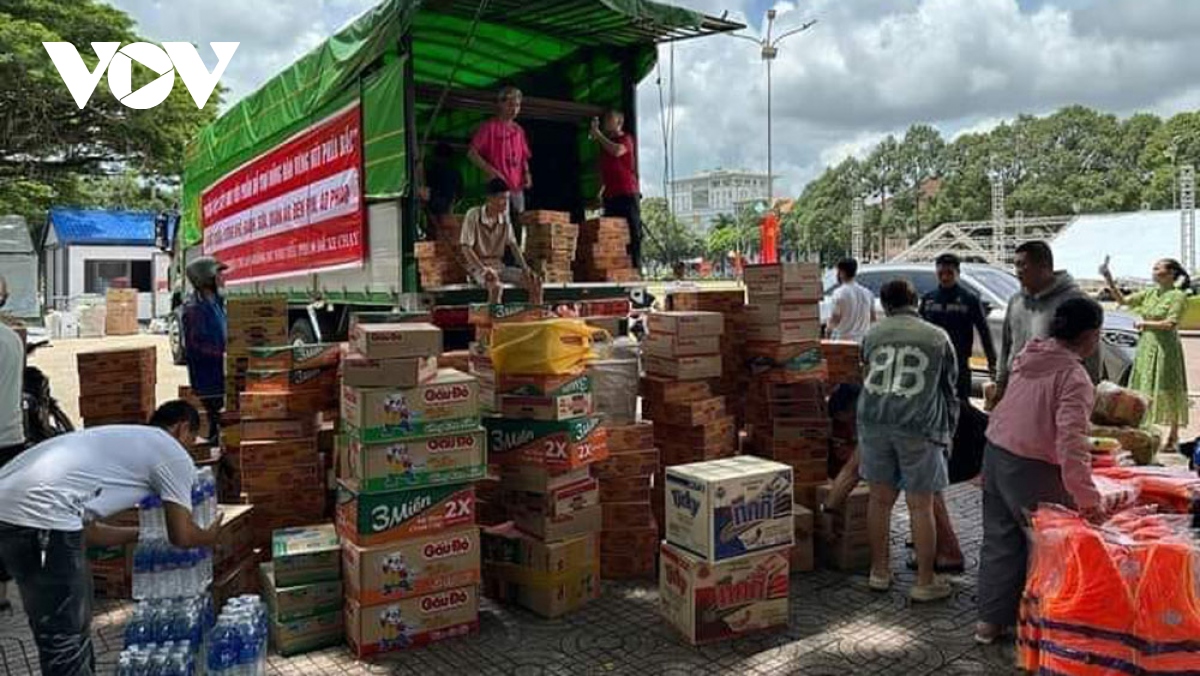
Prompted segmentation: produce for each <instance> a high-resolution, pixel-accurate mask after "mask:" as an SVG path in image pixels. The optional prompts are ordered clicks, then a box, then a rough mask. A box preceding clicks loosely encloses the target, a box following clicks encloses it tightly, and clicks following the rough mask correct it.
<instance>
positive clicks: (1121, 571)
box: [1017, 505, 1200, 676]
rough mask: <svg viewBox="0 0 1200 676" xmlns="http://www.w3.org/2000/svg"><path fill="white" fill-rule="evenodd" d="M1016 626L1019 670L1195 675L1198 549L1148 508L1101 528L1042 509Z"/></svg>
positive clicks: (1172, 517) (1186, 530) (1175, 524)
mask: <svg viewBox="0 0 1200 676" xmlns="http://www.w3.org/2000/svg"><path fill="white" fill-rule="evenodd" d="M1031 525H1032V529H1031V530H1032V541H1033V547H1032V555H1031V557H1030V564H1029V572H1028V576H1027V581H1026V587H1025V592H1024V594H1023V596H1022V599H1021V606H1020V616H1019V620H1018V628H1017V666H1018V667H1019V668H1022V669H1025V670H1027V671H1032V672H1036V673H1041V674H1055V675H1058V674H1063V675H1075V674H1079V675H1084V674H1086V675H1088V676H1092V675H1097V674H1120V675H1122V676H1126V675H1130V674H1133V675H1141V674H1147V675H1151V674H1173V675H1176V676H1183V675H1185V674H1200V543H1198V542H1197V541H1196V539H1195V538H1194V536H1193V535H1192V534H1191V532H1190V526H1191V517H1190V516H1189V515H1187V514H1163V513H1160V512H1158V511H1157V510H1156V509H1155V508H1154V507H1134V508H1131V509H1127V510H1125V511H1122V512H1119V513H1118V514H1116V515H1115V516H1113V517H1112V518H1111V519H1110V520H1109V521H1108V522H1106V523H1105V524H1103V525H1101V526H1095V525H1093V524H1090V523H1088V522H1087V521H1086V520H1084V519H1083V518H1082V517H1080V516H1079V515H1078V514H1076V513H1075V512H1073V511H1071V510H1068V509H1065V508H1062V507H1057V506H1047V505H1043V506H1042V507H1040V508H1039V509H1038V510H1037V512H1035V513H1034V515H1033V517H1032V519H1031Z"/></svg>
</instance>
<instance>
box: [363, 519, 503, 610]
mask: <svg viewBox="0 0 1200 676" xmlns="http://www.w3.org/2000/svg"><path fill="white" fill-rule="evenodd" d="M342 570H343V573H344V576H345V577H344V580H345V584H346V596H347V597H349V598H352V599H355V600H356V601H358V602H359V603H362V604H363V605H368V606H370V605H375V604H379V603H386V602H389V601H396V600H399V599H406V598H410V597H413V596H423V595H425V594H432V593H434V592H440V591H445V590H448V589H453V588H456V587H465V586H467V585H473V584H478V583H479V529H478V528H477V527H475V526H474V525H471V526H467V527H465V528H459V529H457V530H452V531H444V532H441V533H434V534H432V535H426V536H423V537H416V538H411V539H406V540H398V541H395V542H388V543H385V544H379V545H374V546H371V547H359V546H358V545H356V544H354V543H352V542H346V543H344V544H343V545H342Z"/></svg>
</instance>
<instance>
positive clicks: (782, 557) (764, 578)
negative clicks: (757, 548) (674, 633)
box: [658, 542, 789, 645]
mask: <svg viewBox="0 0 1200 676" xmlns="http://www.w3.org/2000/svg"><path fill="white" fill-rule="evenodd" d="M788 555H789V550H788V549H787V548H783V549H775V550H771V551H767V552H762V553H759V554H754V555H751V556H745V557H742V558H739V559H734V560H732V561H722V562H719V563H711V562H708V561H703V560H701V559H698V558H696V557H694V556H692V555H691V554H689V553H688V552H685V551H683V550H681V549H679V548H677V547H674V546H672V545H671V544H669V543H665V542H664V543H663V545H662V550H661V553H660V557H659V576H658V597H659V603H661V604H662V612H663V616H664V617H665V618H666V619H667V621H668V622H670V623H671V625H672V626H673V627H675V629H676V630H678V631H679V633H680V634H682V635H683V637H684V638H686V639H687V640H688V641H689V642H690V643H692V644H693V645H700V644H704V643H711V642H713V641H720V640H723V639H729V638H735V637H738V636H741V635H744V634H748V633H751V632H755V631H762V630H765V629H773V628H777V627H786V626H787V624H788V610H789V609H788V584H789V582H788V572H789V568H788Z"/></svg>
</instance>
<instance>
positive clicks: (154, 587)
mask: <svg viewBox="0 0 1200 676" xmlns="http://www.w3.org/2000/svg"><path fill="white" fill-rule="evenodd" d="M216 517H217V483H216V480H215V478H214V477H213V473H212V470H211V469H210V468H207V467H204V468H201V469H200V470H199V471H198V472H197V473H196V481H195V482H194V483H193V485H192V520H193V521H195V523H196V525H197V526H199V527H200V528H209V527H211V526H212V524H213V522H214V521H215V520H216ZM138 527H139V528H138V529H139V533H138V545H137V548H136V549H135V550H134V554H133V598H135V599H139V600H141V599H163V598H175V597H181V596H197V595H199V594H202V593H203V592H204V591H205V590H206V589H208V585H210V584H211V583H212V577H213V561H212V552H211V551H210V550H208V549H200V548H196V549H181V548H179V547H175V546H173V545H171V543H170V540H169V538H168V534H167V519H166V512H165V510H164V509H163V501H162V498H160V497H159V496H157V495H151V496H148V497H146V498H145V499H144V500H142V502H141V504H139V505H138Z"/></svg>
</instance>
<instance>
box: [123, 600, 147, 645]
mask: <svg viewBox="0 0 1200 676" xmlns="http://www.w3.org/2000/svg"><path fill="white" fill-rule="evenodd" d="M152 622H153V618H152V616H151V615H150V612H149V607H148V606H147V605H146V604H144V603H139V604H138V606H137V608H135V609H134V611H133V617H132V618H130V620H129V624H127V625H125V647H126V648H130V647H133V646H140V645H146V644H148V643H153V642H154V627H153V624H152Z"/></svg>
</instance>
